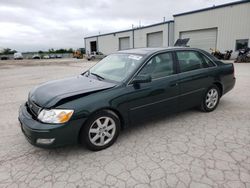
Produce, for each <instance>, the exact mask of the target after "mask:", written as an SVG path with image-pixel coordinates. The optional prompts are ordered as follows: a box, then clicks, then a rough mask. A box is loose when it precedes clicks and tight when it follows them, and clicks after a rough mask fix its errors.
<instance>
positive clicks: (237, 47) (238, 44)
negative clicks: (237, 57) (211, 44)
mask: <svg viewBox="0 0 250 188" xmlns="http://www.w3.org/2000/svg"><path fill="white" fill-rule="evenodd" d="M248 41H249V40H248V39H239V40H236V45H235V50H240V49H244V48H246V47H248Z"/></svg>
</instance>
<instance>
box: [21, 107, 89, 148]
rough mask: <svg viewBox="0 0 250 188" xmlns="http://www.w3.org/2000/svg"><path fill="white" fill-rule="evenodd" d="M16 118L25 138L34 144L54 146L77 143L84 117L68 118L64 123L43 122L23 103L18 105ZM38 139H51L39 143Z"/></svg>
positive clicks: (45, 146)
mask: <svg viewBox="0 0 250 188" xmlns="http://www.w3.org/2000/svg"><path fill="white" fill-rule="evenodd" d="M18 120H19V122H20V126H21V130H22V132H23V134H24V135H25V137H26V138H27V140H28V141H29V142H30V143H31V144H32V145H35V146H38V147H44V148H54V147H59V146H64V145H69V144H76V143H78V136H79V132H80V129H81V126H82V125H83V123H84V121H85V119H78V120H70V121H69V122H67V123H65V124H45V123H41V122H40V121H38V120H36V119H35V118H34V117H32V115H31V114H30V113H29V112H28V110H27V106H26V105H25V104H23V105H21V106H20V109H19V116H18ZM38 139H39V140H45V141H46V140H48V139H50V140H53V141H52V142H51V143H46V142H43V143H39V142H38Z"/></svg>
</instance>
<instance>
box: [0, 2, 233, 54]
mask: <svg viewBox="0 0 250 188" xmlns="http://www.w3.org/2000/svg"><path fill="white" fill-rule="evenodd" d="M233 1H235V0H0V49H1V48H11V49H15V50H17V51H20V52H25V51H37V50H48V49H49V48H54V49H59V48H73V49H77V48H82V47H84V37H87V36H92V35H97V34H103V33H107V32H113V31H119V30H124V29H130V28H131V27H132V24H133V25H134V26H138V25H139V23H141V26H146V25H149V24H154V23H159V22H162V21H163V17H165V19H166V20H172V19H173V16H172V15H173V14H177V13H182V12H187V11H191V10H197V9H200V8H206V7H211V6H213V5H220V4H224V3H229V2H233Z"/></svg>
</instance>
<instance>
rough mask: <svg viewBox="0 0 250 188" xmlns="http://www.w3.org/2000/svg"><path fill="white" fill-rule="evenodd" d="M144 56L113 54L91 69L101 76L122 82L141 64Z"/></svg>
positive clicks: (92, 72)
mask: <svg viewBox="0 0 250 188" xmlns="http://www.w3.org/2000/svg"><path fill="white" fill-rule="evenodd" d="M141 61H142V56H140V55H133V54H112V55H109V56H107V57H106V58H104V59H102V60H101V61H100V62H99V63H97V64H96V65H95V66H94V67H92V68H91V69H90V70H89V73H90V74H93V75H95V76H97V77H99V78H102V79H105V80H111V81H115V82H122V81H124V80H125V79H127V78H128V76H129V75H130V74H131V73H132V72H134V71H135V70H136V69H137V68H138V67H139V66H140V64H141Z"/></svg>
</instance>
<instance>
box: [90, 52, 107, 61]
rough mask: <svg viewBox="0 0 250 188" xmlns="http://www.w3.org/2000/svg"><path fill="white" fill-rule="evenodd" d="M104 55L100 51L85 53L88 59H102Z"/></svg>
mask: <svg viewBox="0 0 250 188" xmlns="http://www.w3.org/2000/svg"><path fill="white" fill-rule="evenodd" d="M104 57H106V55H104V54H103V53H102V52H92V53H91V54H87V55H86V58H87V60H88V61H90V60H95V59H103V58H104Z"/></svg>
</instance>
